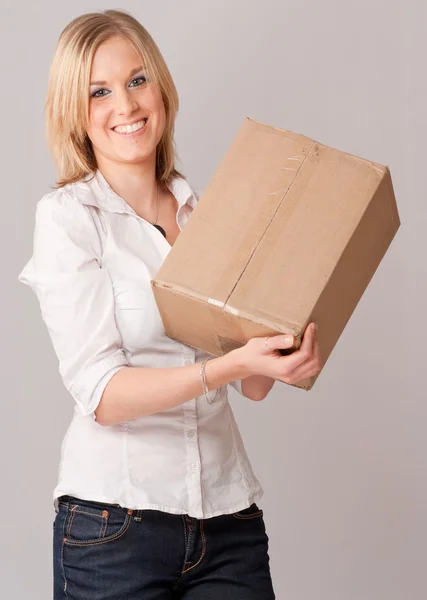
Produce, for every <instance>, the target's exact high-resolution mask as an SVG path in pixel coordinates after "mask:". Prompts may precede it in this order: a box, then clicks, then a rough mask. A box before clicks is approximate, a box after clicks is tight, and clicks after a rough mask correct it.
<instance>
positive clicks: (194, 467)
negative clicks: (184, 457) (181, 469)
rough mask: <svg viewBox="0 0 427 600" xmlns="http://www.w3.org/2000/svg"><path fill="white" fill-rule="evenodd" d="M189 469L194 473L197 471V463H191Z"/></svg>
mask: <svg viewBox="0 0 427 600" xmlns="http://www.w3.org/2000/svg"><path fill="white" fill-rule="evenodd" d="M191 469H192V470H193V471H194V472H196V471H198V470H199V463H191Z"/></svg>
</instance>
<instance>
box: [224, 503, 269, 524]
mask: <svg viewBox="0 0 427 600" xmlns="http://www.w3.org/2000/svg"><path fill="white" fill-rule="evenodd" d="M231 514H232V516H233V517H234V518H235V519H243V520H248V519H257V518H260V517H262V516H263V515H264V511H263V510H262V509H261V508H259V507H258V506H257V504H255V502H254V503H253V504H251V505H250V506H248V508H244V509H243V510H239V511H238V512H235V513H231Z"/></svg>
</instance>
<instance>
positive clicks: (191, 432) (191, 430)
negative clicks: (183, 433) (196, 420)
mask: <svg viewBox="0 0 427 600" xmlns="http://www.w3.org/2000/svg"><path fill="white" fill-rule="evenodd" d="M195 435H196V432H195V431H194V429H190V430H189V431H188V432H187V437H189V438H190V439H191V438H193V437H194V436H195Z"/></svg>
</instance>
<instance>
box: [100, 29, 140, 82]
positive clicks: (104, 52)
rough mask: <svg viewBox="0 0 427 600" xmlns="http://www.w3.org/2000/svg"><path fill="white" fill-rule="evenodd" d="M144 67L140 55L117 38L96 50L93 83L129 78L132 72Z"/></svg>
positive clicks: (122, 39) (124, 41) (125, 41)
mask: <svg viewBox="0 0 427 600" xmlns="http://www.w3.org/2000/svg"><path fill="white" fill-rule="evenodd" d="M140 67H144V61H143V59H142V58H141V56H140V54H139V53H138V52H137V51H136V50H135V49H134V48H133V47H132V46H131V45H130V43H129V42H128V41H127V40H126V39H124V38H123V37H119V36H115V37H113V38H110V39H109V40H106V41H105V42H102V44H100V46H99V47H98V48H97V49H96V52H95V55H94V57H93V60H92V66H91V72H90V76H91V81H95V79H96V80H103V81H109V80H113V79H115V78H117V77H121V78H122V77H124V76H125V77H127V76H128V74H129V73H130V72H131V70H136V69H138V68H140Z"/></svg>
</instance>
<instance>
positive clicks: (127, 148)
mask: <svg viewBox="0 0 427 600" xmlns="http://www.w3.org/2000/svg"><path fill="white" fill-rule="evenodd" d="M147 78H148V75H147V72H146V71H145V69H144V65H143V63H142V61H141V58H140V57H139V55H138V54H137V53H136V52H135V50H134V49H133V48H132V47H131V46H130V44H129V43H128V42H127V41H126V40H125V39H124V38H122V37H120V36H115V37H113V38H110V39H109V40H107V41H105V42H103V43H102V44H101V45H100V46H99V48H98V49H97V51H96V53H95V55H94V58H93V62H92V69H91V77H90V82H91V85H90V90H89V94H90V98H89V128H88V131H87V133H88V136H89V138H90V140H91V142H92V145H93V149H94V152H95V157H96V158H97V160H98V163H100V162H101V163H102V162H105V161H113V162H115V163H133V164H135V163H141V162H146V163H147V164H152V165H155V162H156V146H157V144H158V143H159V141H160V139H161V137H162V134H163V131H164V127H165V121H166V114H165V108H164V104H163V99H162V96H161V93H160V90H159V88H158V87H157V86H156V85H155V84H154V83H151V82H150V81H148V79H147ZM141 119H147V122H146V124H145V125H144V126H143V128H142V129H141V130H139V131H134V132H130V133H129V132H126V131H123V132H119V131H118V130H115V129H114V128H115V127H116V126H118V125H127V124H134V123H135V122H137V121H140V120H141ZM139 125H140V123H139V124H138V126H139Z"/></svg>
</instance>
